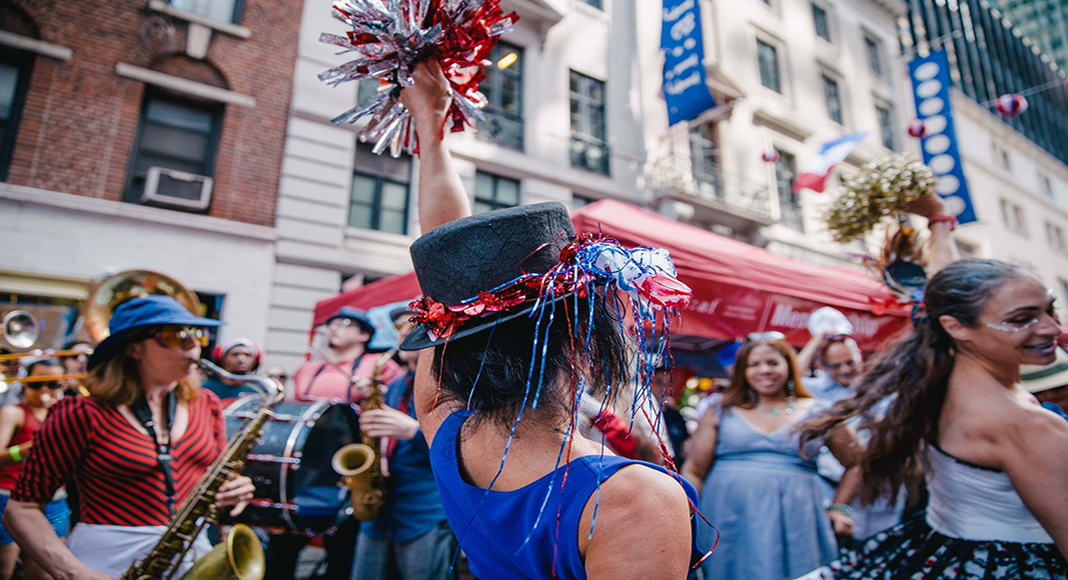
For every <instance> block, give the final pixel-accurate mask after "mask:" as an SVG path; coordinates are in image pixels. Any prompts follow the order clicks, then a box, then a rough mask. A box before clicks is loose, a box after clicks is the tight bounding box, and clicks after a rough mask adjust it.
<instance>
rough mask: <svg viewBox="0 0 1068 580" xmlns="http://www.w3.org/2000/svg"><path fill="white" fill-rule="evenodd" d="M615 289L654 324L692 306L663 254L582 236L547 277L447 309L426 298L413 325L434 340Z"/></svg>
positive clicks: (417, 304)
mask: <svg viewBox="0 0 1068 580" xmlns="http://www.w3.org/2000/svg"><path fill="white" fill-rule="evenodd" d="M603 284H611V285H614V286H615V287H616V288H617V289H619V290H622V291H624V292H627V293H628V294H630V295H631V296H632V298H633V299H635V300H638V301H640V302H641V303H643V304H644V305H645V306H646V308H644V309H642V311H641V312H638V313H636V315H637V316H639V317H640V318H648V319H649V320H647V322H653V321H654V320H655V318H656V311H658V310H661V309H667V310H670V311H673V312H678V311H679V310H681V309H682V308H684V307H685V306H686V304H687V303H689V301H690V296H691V295H692V291H691V290H690V288H689V286H687V285H686V284H684V283H682V282H680V281H679V280H678V278H676V277H675V265H674V264H673V263H672V262H671V258H670V257H668V253H667V251H666V250H663V249H653V248H646V247H639V248H634V249H633V250H629V249H627V248H624V247H622V246H620V245H619V243H618V242H616V241H614V240H609V239H594V238H593V237H592V236H591V235H589V234H583V235H580V236H579V237H578V238H577V239H576V240H575V241H574V242H572V243H570V244H568V245H567V246H566V247H564V248H563V249H562V250H561V251H560V263H559V264H558V265H557V266H556V267H555V268H553V269H552V270H550V271H549V272H547V273H545V274H526V275H524V276H520V277H519V278H516V279H515V280H512V281H510V282H507V283H505V284H502V285H501V286H498V287H496V288H493V289H492V290H489V291H487V292H483V293H481V294H479V295H478V296H474V297H472V298H469V299H467V300H464V301H463V302H462V303H461V304H456V305H446V304H442V303H440V302H438V301H436V300H434V299H433V298H431V297H428V296H424V297H422V298H420V299H418V300H415V301H414V302H412V303H411V308H412V310H414V311H415V313H416V314H415V316H413V317H412V321H413V322H416V323H419V324H422V325H423V326H425V327H426V328H427V330H428V331H430V333H431V335H432V336H433V337H434V338H448V337H449V336H452V334H453V333H454V332H456V331H457V330H458V329H459V328H460V327H461V326H462V325H463V324H464V323H465V322H467V321H468V320H471V319H473V318H479V317H482V316H486V315H489V314H493V313H496V312H503V311H508V310H513V309H515V308H516V307H518V306H519V305H521V304H525V303H527V302H532V301H533V302H535V309H536V307H537V305H538V303H539V302H541V303H544V302H545V301H552V300H555V299H556V298H559V297H562V296H567V295H569V294H572V293H575V294H577V295H578V296H579V298H586V297H587V295H588V293H589V292H590V291H591V288H592V286H593V285H603Z"/></svg>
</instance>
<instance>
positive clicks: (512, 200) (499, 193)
mask: <svg viewBox="0 0 1068 580" xmlns="http://www.w3.org/2000/svg"><path fill="white" fill-rule="evenodd" d="M517 205H519V182H518V181H516V180H514V179H508V178H507V177H501V176H500V175H494V174H492V173H486V172H484V171H477V172H475V203H474V205H473V206H472V208H471V210H472V212H473V213H484V212H487V211H493V210H495V209H502V208H506V207H515V206H517Z"/></svg>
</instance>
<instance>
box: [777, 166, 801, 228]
mask: <svg viewBox="0 0 1068 580" xmlns="http://www.w3.org/2000/svg"><path fill="white" fill-rule="evenodd" d="M796 178H797V158H795V157H794V156H793V155H791V154H790V153H787V152H785V151H782V150H779V160H778V161H777V162H776V163H775V188H776V189H777V190H778V194H779V215H780V219H781V221H782V223H783V225H786V226H788V227H791V228H793V229H795V230H799V231H804V220H803V219H802V214H801V198H800V196H799V195H798V193H797V192H795V191H794V180H795V179H796Z"/></svg>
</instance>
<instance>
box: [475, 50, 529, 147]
mask: <svg viewBox="0 0 1068 580" xmlns="http://www.w3.org/2000/svg"><path fill="white" fill-rule="evenodd" d="M489 60H490V62H492V63H493V64H491V65H490V66H488V67H486V69H485V70H486V78H485V80H483V81H482V84H481V85H479V90H481V91H482V94H484V95H485V96H486V108H485V109H483V113H484V114H485V115H486V120H485V121H481V122H479V124H478V133H476V134H475V135H477V136H478V137H481V138H483V139H487V140H490V141H493V142H495V143H497V144H499V145H505V146H507V147H511V148H513V149H520V150H522V149H523V49H522V48H520V47H518V46H515V45H513V44H508V43H507V42H499V43H497V45H496V46H494V47H493V51H492V52H491V53H490V57H489Z"/></svg>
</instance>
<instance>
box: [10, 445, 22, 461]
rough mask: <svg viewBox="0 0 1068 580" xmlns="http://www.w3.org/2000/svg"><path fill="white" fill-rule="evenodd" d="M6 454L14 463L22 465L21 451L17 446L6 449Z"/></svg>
mask: <svg viewBox="0 0 1068 580" xmlns="http://www.w3.org/2000/svg"><path fill="white" fill-rule="evenodd" d="M7 452H8V453H9V454H10V455H11V459H12V460H13V461H14V462H15V463H22V449H20V448H19V446H18V445H15V446H13V447H8V448H7Z"/></svg>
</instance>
